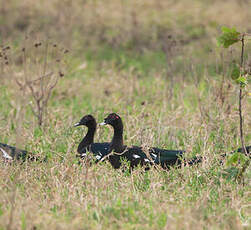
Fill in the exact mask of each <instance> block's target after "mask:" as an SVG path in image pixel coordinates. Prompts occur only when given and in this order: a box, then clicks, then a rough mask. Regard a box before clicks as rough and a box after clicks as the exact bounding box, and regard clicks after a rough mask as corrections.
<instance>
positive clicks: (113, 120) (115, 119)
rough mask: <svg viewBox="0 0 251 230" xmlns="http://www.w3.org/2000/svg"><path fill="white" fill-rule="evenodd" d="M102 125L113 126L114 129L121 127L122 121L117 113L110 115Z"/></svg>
mask: <svg viewBox="0 0 251 230" xmlns="http://www.w3.org/2000/svg"><path fill="white" fill-rule="evenodd" d="M100 125H111V126H112V127H114V128H116V127H121V125H123V124H122V120H121V118H120V116H119V115H118V114H116V113H110V114H109V115H108V116H107V117H106V118H105V119H104V122H102V123H100Z"/></svg>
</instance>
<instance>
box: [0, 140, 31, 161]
mask: <svg viewBox="0 0 251 230" xmlns="http://www.w3.org/2000/svg"><path fill="white" fill-rule="evenodd" d="M0 153H1V154H2V156H3V158H5V159H8V160H12V159H17V160H25V159H26V157H27V155H28V152H27V151H26V150H21V149H18V148H16V147H14V146H10V145H7V144H3V143H0Z"/></svg>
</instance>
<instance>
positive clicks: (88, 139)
mask: <svg viewBox="0 0 251 230" xmlns="http://www.w3.org/2000/svg"><path fill="white" fill-rule="evenodd" d="M95 131H96V128H95V127H89V128H88V132H87V134H86V135H85V137H84V138H83V140H82V141H81V142H80V144H79V145H78V153H82V152H83V150H84V149H85V148H87V147H88V146H89V145H90V144H92V143H93V141H94V134H95Z"/></svg>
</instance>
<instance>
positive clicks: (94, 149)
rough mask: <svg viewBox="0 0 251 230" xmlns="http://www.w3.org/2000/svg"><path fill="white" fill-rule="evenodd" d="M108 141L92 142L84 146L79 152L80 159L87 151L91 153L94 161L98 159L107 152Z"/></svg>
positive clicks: (83, 157)
mask: <svg viewBox="0 0 251 230" xmlns="http://www.w3.org/2000/svg"><path fill="white" fill-rule="evenodd" d="M109 147H110V143H108V142H104V143H92V144H91V145H90V146H88V147H86V148H84V149H83V150H82V152H81V154H80V157H81V158H82V159H85V157H86V156H87V153H88V152H90V153H92V154H93V156H94V158H95V159H96V162H98V161H100V160H101V159H102V158H103V157H105V156H106V155H107V154H108V153H109Z"/></svg>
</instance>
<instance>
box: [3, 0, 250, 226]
mask: <svg viewBox="0 0 251 230" xmlns="http://www.w3.org/2000/svg"><path fill="white" fill-rule="evenodd" d="M241 2H242V4H239V1H234V0H231V1H220V2H219V1H209V0H208V1H193V2H191V1H178V2H177V1H164V0H163V1H153V0H150V1H143V0H142V1H126V2H125V1H111V0H106V1H102V2H101V1H99V2H97V1H96V2H95V3H94V1H80V0H78V1H58V0H54V1H43V2H34V1H32V2H31V1H30V0H25V1H8V2H7V3H6V4H4V5H2V8H1V10H2V12H3V14H1V20H2V21H1V24H0V25H1V27H0V34H1V39H2V40H3V44H4V45H5V44H6V43H8V44H10V45H11V52H12V55H14V57H15V58H17V57H16V56H15V52H14V51H16V50H20V49H21V47H22V39H19V37H18V36H22V37H23V36H24V31H26V30H31V29H32V28H36V29H35V31H36V30H38V29H39V31H40V32H39V33H37V32H34V33H33V34H32V33H31V37H33V38H34V43H35V42H36V41H37V40H39V39H40V38H41V37H44V36H46V35H50V36H51V38H52V39H53V40H54V41H57V42H58V43H60V44H64V45H65V44H66V47H70V48H71V52H70V54H69V58H68V60H67V67H68V73H67V74H66V75H65V77H64V78H62V79H61V80H60V81H59V83H58V85H57V87H56V88H55V90H54V91H53V92H52V95H51V99H50V100H49V104H48V113H47V115H46V118H45V119H46V125H44V127H43V128H38V127H37V125H36V118H35V117H34V116H33V114H32V111H31V109H30V108H29V107H26V106H23V104H22V101H23V100H24V99H25V101H29V100H30V99H31V98H30V97H29V96H27V97H26V98H24V97H23V95H22V94H20V91H19V89H18V85H17V84H16V83H15V81H14V80H13V77H14V76H16V75H15V74H18V73H20V70H21V71H23V69H22V68H23V67H22V65H21V64H20V63H18V62H13V65H12V72H10V71H9V72H8V71H7V69H6V68H4V69H3V68H1V71H2V72H1V76H0V82H1V85H0V92H1V93H0V111H1V113H0V133H1V136H0V142H5V143H8V144H12V145H16V144H17V143H18V144H19V147H23V148H26V149H27V150H30V151H32V152H34V153H36V154H38V155H41V156H45V155H46V156H47V157H48V162H46V163H38V162H33V163H32V162H31V163H24V164H19V163H13V164H5V163H3V162H1V163H0V175H1V176H0V229H34V230H35V229H245V228H246V229H248V228H250V215H251V210H250V206H249V204H250V185H251V184H250V178H251V174H250V168H249V169H248V170H247V172H246V174H245V175H244V184H241V183H238V182H236V181H235V180H232V179H230V178H227V177H226V175H227V173H226V172H225V171H224V169H225V168H226V167H227V166H226V165H225V164H224V165H219V162H218V158H219V153H222V152H229V151H231V150H233V149H236V148H237V147H239V146H240V140H239V137H238V135H239V134H238V111H237V96H236V95H237V92H238V87H237V86H235V85H234V84H233V82H232V81H231V80H229V79H228V68H227V66H228V63H230V62H231V61H232V60H233V59H236V57H237V59H238V52H237V51H236V49H238V47H235V49H233V50H232V52H231V53H230V54H229V53H227V52H225V53H223V52H219V51H218V50H217V49H215V35H216V34H217V30H218V27H219V26H220V25H222V24H225V25H231V26H232V25H235V26H237V27H238V28H241V29H242V28H243V30H250V23H249V21H250V13H249V9H248V6H249V4H250V3H249V2H248V1H244V0H243V1H241ZM66 6H67V7H66ZM104 6H105V7H104ZM122 6H123V7H122ZM23 9H26V10H25V11H24V10H23ZM10 10H12V11H13V14H10V13H9V12H10ZM20 11H22V12H23V14H22V15H21V14H20V13H19V12H20ZM2 25H3V27H2ZM135 26H136V27H135ZM161 31H162V32H161ZM162 34H164V35H168V34H172V35H173V36H174V40H178V42H177V43H178V47H177V48H178V49H177V50H178V51H177V53H176V51H175V53H174V54H172V55H173V56H171V60H167V61H166V60H165V57H166V56H165V54H163V53H160V54H159V53H158V52H161V51H160V50H162V48H163V47H162V48H161V45H162V44H163V43H164V42H166V38H165V37H164V38H163V37H161V36H160V35H162ZM15 40H16V41H15ZM86 44H87V46H86ZM90 47H91V48H90ZM107 47H108V48H107ZM111 47H112V48H113V49H112V50H111ZM209 49H210V50H213V52H209ZM248 49H250V47H249V46H248V47H247V50H248ZM82 50H85V51H86V53H82ZM90 50H91V51H90ZM80 51H81V52H80ZM151 52H157V54H155V53H154V54H152V53H151ZM139 54H143V55H142V56H140V55H139ZM198 54H201V55H198ZM35 56H36V55H35ZM12 57H13V56H12ZM163 57H164V58H163ZM156 59H157V61H156ZM163 60H164V61H163ZM158 62H160V63H158ZM223 63H224V64H223ZM166 64H168V66H167V69H166V66H165V65H166ZM170 65H171V66H170ZM32 68H35V65H33V67H32ZM30 71H31V72H30V73H31V75H32V73H33V72H34V69H31V70H30ZM32 71H33V72H32ZM38 72H39V70H38ZM34 73H35V72H34ZM170 74H172V75H173V76H172V78H171V77H170ZM223 76H225V82H224V85H223V87H221V82H222V77H223ZM32 77H34V76H33V75H32ZM11 79H12V80H11ZM171 79H172V80H173V82H172V81H171ZM248 90H249V91H250V88H249V89H247V91H248ZM243 103H244V105H243V107H244V111H243V113H244V118H245V127H244V128H245V134H246V135H245V139H246V143H247V144H249V145H250V143H251V136H250V132H249V130H251V116H250V111H251V103H250V99H249V98H247V97H246V98H245V99H244V102H243ZM20 106H21V107H22V106H23V108H22V109H23V113H22V114H21V115H20ZM110 112H118V113H119V114H120V115H121V116H122V118H123V121H124V123H125V135H124V137H125V142H126V144H128V145H133V144H134V145H149V146H159V147H164V148H170V149H171V148H173V149H174V148H175V149H186V150H187V153H186V155H187V156H188V157H189V156H194V155H197V154H199V155H201V156H203V158H204V160H203V163H202V164H200V165H198V166H195V167H182V168H178V169H177V168H173V169H171V170H169V171H162V170H160V169H152V170H150V171H149V172H146V173H145V172H143V171H142V170H141V169H137V170H135V171H134V172H133V173H132V174H129V173H128V172H122V171H121V170H117V171H115V170H113V169H112V168H111V166H110V165H109V164H106V163H104V164H98V165H94V166H92V167H87V166H86V165H78V164H77V160H76V159H75V153H76V148H77V145H78V143H79V141H80V139H81V138H82V136H83V135H84V133H85V131H86V129H84V130H82V129H81V128H78V129H74V128H72V125H73V124H74V123H75V122H76V121H78V120H79V119H80V118H81V117H82V116H83V115H85V114H89V113H91V114H93V115H94V116H95V117H96V119H97V120H98V121H102V120H103V118H104V117H105V116H106V115H107V114H108V113H110ZM20 116H21V117H22V119H17V118H18V117H19V118H20ZM20 127H21V129H20ZM20 130H21V131H20ZM111 138H112V130H111V129H110V128H98V130H97V134H96V137H95V140H96V141H99V142H103V141H107V140H111Z"/></svg>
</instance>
